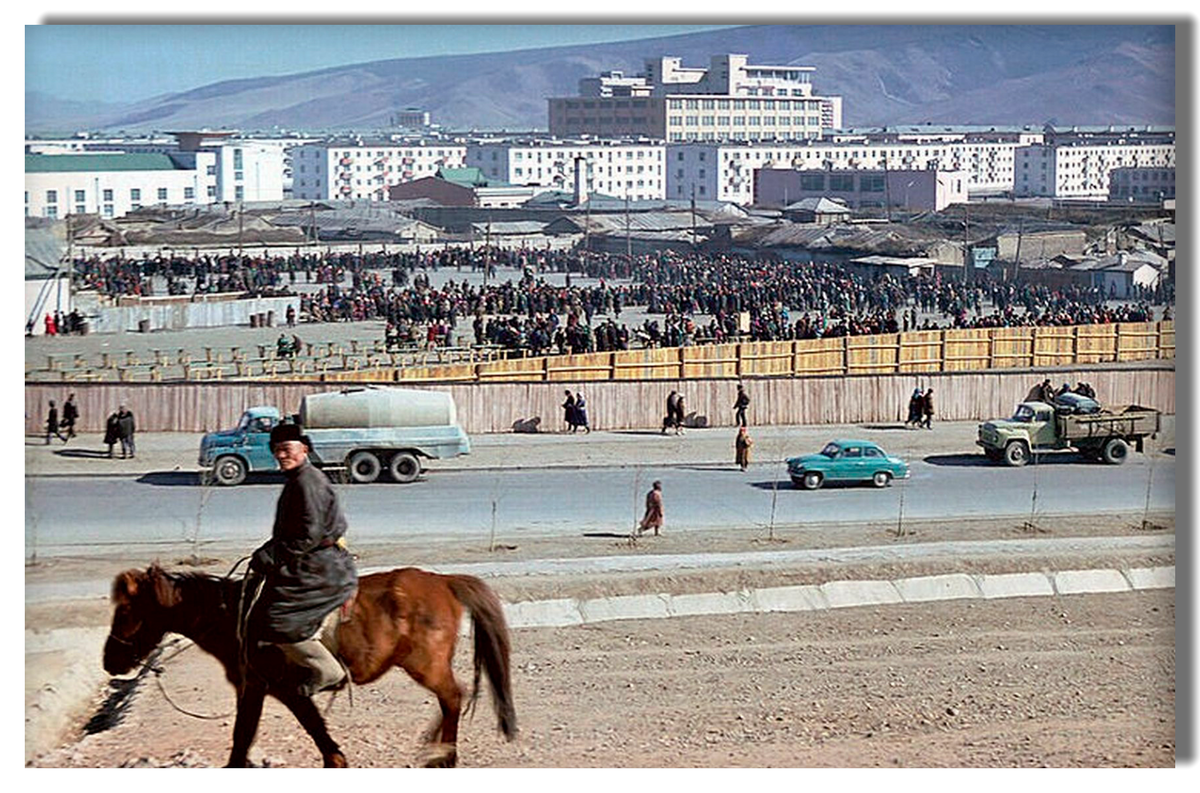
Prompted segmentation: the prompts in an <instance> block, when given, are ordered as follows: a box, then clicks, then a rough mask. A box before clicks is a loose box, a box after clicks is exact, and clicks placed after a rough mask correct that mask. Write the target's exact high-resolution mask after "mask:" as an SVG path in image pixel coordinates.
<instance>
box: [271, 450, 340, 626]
mask: <svg viewBox="0 0 1200 793" xmlns="http://www.w3.org/2000/svg"><path fill="white" fill-rule="evenodd" d="M285 475H286V477H287V481H286V482H285V483H284V486H283V492H282V493H280V495H279V502H278V504H277V505H276V508H275V526H274V528H273V529H272V531H271V539H270V540H267V542H266V543H264V544H263V545H262V547H260V548H259V549H258V550H256V551H255V552H254V557H253V561H252V562H251V568H252V569H254V570H256V571H259V572H265V573H266V576H267V579H266V583H265V584H264V586H263V590H262V594H261V595H260V596H259V606H258V607H257V608H256V609H255V614H256V617H257V619H256V620H255V621H256V623H257V625H258V627H259V630H258V631H257V634H258V638H259V639H261V640H262V641H268V642H299V641H303V640H305V639H308V638H310V637H312V635H313V634H314V633H316V631H317V628H318V627H320V624H321V620H322V619H324V617H325V615H326V614H328V613H329V612H330V611H332V610H333V609H335V608H337V607H338V606H339V605H341V604H342V603H344V602H345V601H346V599H347V598H349V597H350V594H351V593H352V592H353V591H354V587H355V585H356V583H357V581H358V574H357V572H356V570H355V567H354V559H353V558H352V557H351V556H350V554H349V553H348V552H347V551H345V550H344V549H343V548H341V547H339V546H338V545H337V544H336V543H337V541H338V539H339V538H340V537H341V536H342V535H343V534H345V533H346V518H345V516H343V515H342V509H341V506H340V505H339V504H338V499H337V493H335V492H334V490H333V486H332V485H330V483H329V479H328V478H327V477H326V476H325V474H324V473H322V472H321V471H319V470H318V469H317V468H316V467H315V466H314V465H313V464H312V463H311V462H308V461H307V460H306V461H305V462H304V463H303V464H302V465H300V466H299V467H297V468H295V469H293V470H291V471H288V472H286V474H285Z"/></svg>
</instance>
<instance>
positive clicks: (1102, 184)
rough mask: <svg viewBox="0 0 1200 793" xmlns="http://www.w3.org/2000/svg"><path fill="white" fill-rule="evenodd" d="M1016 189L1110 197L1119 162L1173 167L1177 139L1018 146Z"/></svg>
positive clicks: (1026, 193) (1128, 165)
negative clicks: (1113, 176) (1111, 176)
mask: <svg viewBox="0 0 1200 793" xmlns="http://www.w3.org/2000/svg"><path fill="white" fill-rule="evenodd" d="M1015 165H1016V179H1015V186H1014V190H1015V193H1016V195H1018V196H1022V197H1027V196H1048V197H1050V198H1077V199H1085V200H1092V201H1107V200H1108V197H1109V190H1110V175H1111V174H1112V172H1113V170H1115V169H1118V168H1174V167H1175V143H1174V141H1173V140H1172V141H1170V142H1163V141H1161V140H1158V141H1156V140H1146V141H1133V140H1125V139H1122V138H1117V139H1111V140H1099V141H1088V142H1084V141H1079V140H1069V141H1057V140H1056V141H1053V142H1051V141H1047V142H1046V143H1042V144H1040V145H1036V146H1026V147H1024V148H1021V149H1018V150H1017V159H1016V164H1015Z"/></svg>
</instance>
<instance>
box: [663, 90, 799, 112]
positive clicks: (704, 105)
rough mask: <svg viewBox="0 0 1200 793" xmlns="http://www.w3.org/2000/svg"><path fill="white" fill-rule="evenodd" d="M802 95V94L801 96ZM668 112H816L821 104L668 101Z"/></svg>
mask: <svg viewBox="0 0 1200 793" xmlns="http://www.w3.org/2000/svg"><path fill="white" fill-rule="evenodd" d="M801 95H802V94H801ZM667 108H668V109H670V110H801V111H802V110H805V109H808V110H810V111H812V112H817V111H819V110H820V109H821V102H820V101H819V100H818V101H807V102H798V101H792V100H788V99H778V100H776V99H668V100H667Z"/></svg>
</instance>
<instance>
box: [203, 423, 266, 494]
mask: <svg viewBox="0 0 1200 793" xmlns="http://www.w3.org/2000/svg"><path fill="white" fill-rule="evenodd" d="M281 418H282V417H281V416H280V414H279V409H278V408H275V407H271V406H269V405H260V406H257V407H252V408H248V409H247V410H246V411H245V412H244V413H242V417H241V418H240V419H239V420H238V423H237V426H236V427H234V428H233V429H230V430H221V431H220V432H210V433H208V434H207V435H205V436H204V438H203V439H202V440H201V441H200V460H199V462H200V466H201V467H202V468H205V469H212V475H213V476H214V477H215V478H216V480H217V481H218V482H219V483H221V484H223V485H236V484H240V483H241V482H243V481H244V480H245V479H246V474H247V473H249V472H251V471H278V470H279V463H278V462H276V460H275V455H273V454H271V430H272V429H274V427H275V425H276V424H278V423H279V422H280V421H281Z"/></svg>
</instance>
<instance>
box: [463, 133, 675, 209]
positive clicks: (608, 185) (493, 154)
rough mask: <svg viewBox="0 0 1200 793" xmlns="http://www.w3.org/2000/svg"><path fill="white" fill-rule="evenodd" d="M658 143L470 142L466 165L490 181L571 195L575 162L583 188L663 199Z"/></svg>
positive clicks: (662, 155)
mask: <svg viewBox="0 0 1200 793" xmlns="http://www.w3.org/2000/svg"><path fill="white" fill-rule="evenodd" d="M665 151H666V147H665V146H664V144H662V143H661V142H655V141H631V140H591V141H578V140H576V141H571V140H505V141H495V142H488V141H482V142H478V143H471V144H468V146H467V165H468V166H470V167H475V168H479V169H480V170H481V171H483V174H484V176H487V177H488V178H490V179H498V180H500V181H504V182H509V183H511V184H517V185H532V186H534V187H541V188H544V189H546V190H563V191H566V192H572V193H573V192H575V190H576V186H577V185H576V180H575V172H576V165H575V161H576V160H577V159H579V160H581V162H580V172H581V173H582V174H584V178H585V184H584V185H583V187H584V190H585V191H586V192H587V193H602V194H604V195H610V196H614V197H616V198H626V197H627V198H629V199H630V200H633V201H638V200H662V199H664V198H666V197H667V196H666V175H665V173H664V159H665Z"/></svg>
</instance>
